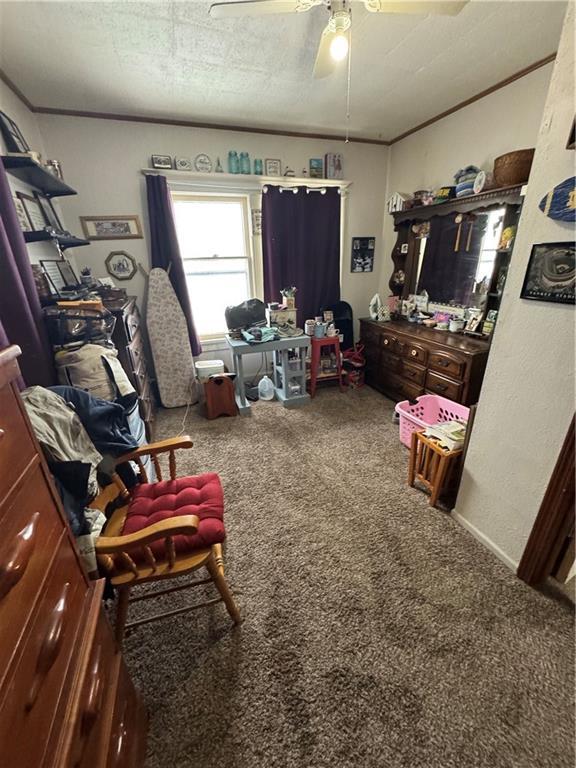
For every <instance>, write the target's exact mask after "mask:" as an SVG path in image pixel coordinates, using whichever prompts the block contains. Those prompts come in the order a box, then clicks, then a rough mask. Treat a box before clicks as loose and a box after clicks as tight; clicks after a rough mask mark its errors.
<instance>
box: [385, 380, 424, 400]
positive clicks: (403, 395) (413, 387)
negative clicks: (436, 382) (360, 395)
mask: <svg viewBox="0 0 576 768" xmlns="http://www.w3.org/2000/svg"><path fill="white" fill-rule="evenodd" d="M382 389H383V390H384V391H385V392H386V394H387V395H388V396H389V397H391V398H392V399H393V400H394V401H395V402H399V401H400V400H415V399H416V398H417V397H419V396H420V395H422V394H423V393H424V387H422V386H421V385H420V384H412V383H411V382H409V381H406V380H405V379H402V378H401V377H400V376H398V375H396V374H394V373H386V374H385V375H384V376H383V380H382Z"/></svg>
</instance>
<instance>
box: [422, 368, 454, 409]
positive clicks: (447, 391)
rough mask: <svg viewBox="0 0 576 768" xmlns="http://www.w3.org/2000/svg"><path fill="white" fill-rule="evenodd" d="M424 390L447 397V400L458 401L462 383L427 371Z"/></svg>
mask: <svg viewBox="0 0 576 768" xmlns="http://www.w3.org/2000/svg"><path fill="white" fill-rule="evenodd" d="M426 390H427V391H428V392H432V393H433V394H435V395H442V397H447V398H448V399H449V400H456V401H457V402H459V400H460V395H461V393H462V384H461V382H459V381H452V380H451V379H446V378H445V377H444V376H440V375H439V374H437V373H434V372H433V371H428V374H427V375H426Z"/></svg>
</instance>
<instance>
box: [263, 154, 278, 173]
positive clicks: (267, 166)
mask: <svg viewBox="0 0 576 768" xmlns="http://www.w3.org/2000/svg"><path fill="white" fill-rule="evenodd" d="M264 176H282V162H281V161H280V160H270V159H269V158H267V159H266V160H264Z"/></svg>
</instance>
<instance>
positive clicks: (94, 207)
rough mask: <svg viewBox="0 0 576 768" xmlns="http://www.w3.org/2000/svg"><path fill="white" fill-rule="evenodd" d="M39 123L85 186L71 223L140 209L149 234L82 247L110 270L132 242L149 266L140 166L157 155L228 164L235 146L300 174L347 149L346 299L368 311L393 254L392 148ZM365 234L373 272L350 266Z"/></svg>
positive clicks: (360, 312) (136, 289) (139, 282)
mask: <svg viewBox="0 0 576 768" xmlns="http://www.w3.org/2000/svg"><path fill="white" fill-rule="evenodd" d="M40 125H41V130H42V135H43V137H44V141H45V143H46V146H47V147H48V150H49V152H50V153H51V154H52V155H53V156H54V157H57V158H58V159H59V160H61V162H62V167H63V170H64V175H65V178H66V181H67V182H68V183H70V184H71V185H72V186H73V187H74V188H75V189H77V190H78V192H79V194H78V197H76V198H69V199H67V200H65V201H64V203H63V207H64V208H65V211H66V221H67V222H68V226H69V228H70V229H72V230H73V231H78V232H79V231H80V223H79V220H78V217H79V216H81V215H98V214H100V215H106V214H129V213H137V214H138V215H139V216H140V218H141V220H142V222H143V225H144V229H145V233H146V238H145V239H144V240H127V241H125V242H122V241H118V242H112V241H108V242H104V243H98V242H95V243H93V244H92V245H90V246H88V247H85V248H82V249H77V251H76V255H77V259H78V262H79V263H80V264H88V265H90V266H91V267H93V270H94V273H95V274H96V275H105V274H106V271H105V268H104V260H105V258H106V256H107V255H108V253H109V252H110V251H111V250H114V249H118V248H125V250H127V251H128V252H129V253H131V254H132V255H133V256H134V257H135V258H136V259H137V261H139V262H140V263H141V264H142V265H143V266H145V267H146V268H147V267H148V264H149V249H148V242H147V237H148V234H147V213H146V197H145V182H144V177H143V176H142V175H141V173H140V169H141V168H146V167H148V166H149V161H150V155H152V154H166V155H171V156H172V157H174V156H179V155H182V156H185V157H192V158H193V157H194V156H195V155H196V154H198V153H199V152H206V153H207V154H208V155H210V157H211V158H212V159H213V160H214V161H215V159H216V157H217V156H219V157H220V160H221V162H222V165H223V167H224V169H225V170H226V162H227V155H228V150H230V149H235V150H237V151H247V152H249V153H250V157H251V158H254V157H261V158H267V157H269V158H280V159H281V160H282V161H283V163H284V164H288V165H289V166H290V167H291V168H292V169H293V170H294V171H295V172H296V175H300V172H301V170H302V168H303V167H307V166H308V160H309V158H311V157H323V156H324V154H325V153H327V152H335V151H338V152H342V154H343V156H344V175H345V177H346V179H349V180H351V181H352V182H353V186H352V187H351V190H350V195H349V198H348V199H347V221H346V233H345V238H344V244H343V245H344V259H343V265H342V298H343V299H345V300H347V301H349V302H350V304H351V305H352V307H353V309H354V315H355V317H356V318H358V317H359V316H364V315H366V314H367V311H368V302H369V300H370V298H371V297H372V295H373V294H374V292H375V291H376V288H377V286H378V280H379V277H380V270H381V268H382V264H383V261H384V260H385V259H386V260H387V258H388V257H387V254H386V253H385V251H384V249H383V247H382V227H383V219H384V192H385V182H386V170H387V160H388V148H387V147H380V146H371V145H364V144H348V145H344V144H343V143H342V142H327V141H320V140H314V139H297V138H286V137H279V136H267V135H258V134H250V133H235V132H231V131H215V130H207V129H191V128H181V127H174V126H161V125H146V124H140V123H128V122H121V121H109V120H96V119H89V118H72V117H56V116H47V115H44V116H41V117H40ZM358 235H374V236H375V237H376V241H377V242H376V264H375V271H374V272H373V273H371V274H352V273H351V272H350V263H349V260H350V240H351V238H352V236H358ZM122 285H123V287H125V288H127V290H128V292H129V293H134V294H136V295H138V296H139V297H142V295H143V293H144V288H145V279H144V277H143V276H142V275H141V274H138V275H137V276H136V277H135V278H134V279H133V280H132V281H130V282H123V283H122Z"/></svg>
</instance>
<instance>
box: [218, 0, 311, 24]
mask: <svg viewBox="0 0 576 768" xmlns="http://www.w3.org/2000/svg"><path fill="white" fill-rule="evenodd" d="M321 1H322V0H239V1H238V2H224V3H214V4H213V5H211V6H210V16H211V17H212V18H213V19H233V18H236V17H238V16H264V15H268V14H271V13H297V12H302V11H309V10H310V9H311V8H313V7H314V6H315V5H318V4H319V3H320V2H321Z"/></svg>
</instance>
